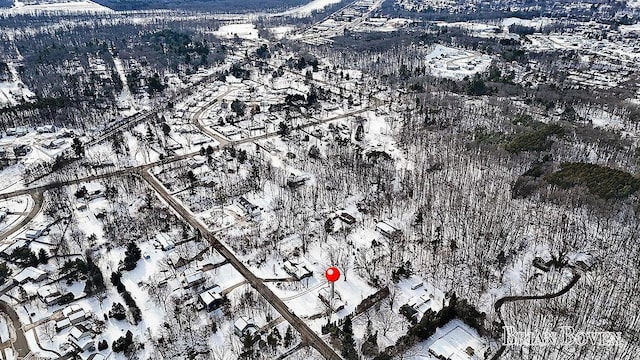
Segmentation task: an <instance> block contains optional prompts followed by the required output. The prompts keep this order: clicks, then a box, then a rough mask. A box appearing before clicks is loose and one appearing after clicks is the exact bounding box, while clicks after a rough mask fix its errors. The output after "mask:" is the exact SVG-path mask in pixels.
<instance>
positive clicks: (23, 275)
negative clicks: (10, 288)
mask: <svg viewBox="0 0 640 360" xmlns="http://www.w3.org/2000/svg"><path fill="white" fill-rule="evenodd" d="M43 275H46V273H45V272H44V271H42V270H40V269H36V268H34V267H28V268H26V269H24V270H22V271H21V272H19V273H18V275H16V276H15V277H14V279H15V280H16V281H17V282H19V283H23V282H25V281H27V280H29V281H34V280H37V279H39V278H40V277H41V276H43Z"/></svg>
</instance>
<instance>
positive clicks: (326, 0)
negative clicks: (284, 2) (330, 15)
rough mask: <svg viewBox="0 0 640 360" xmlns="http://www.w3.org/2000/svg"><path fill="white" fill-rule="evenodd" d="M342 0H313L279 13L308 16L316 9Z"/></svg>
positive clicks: (282, 14)
mask: <svg viewBox="0 0 640 360" xmlns="http://www.w3.org/2000/svg"><path fill="white" fill-rule="evenodd" d="M340 1H342V0H313V1H311V2H310V3H308V4H305V5H302V6H298V7H296V8H293V9H290V10H287V11H284V12H282V13H280V14H278V15H281V16H293V17H306V16H311V14H312V13H313V12H314V11H319V10H322V9H324V8H326V7H327V6H329V5H333V4H337V3H339V2H340Z"/></svg>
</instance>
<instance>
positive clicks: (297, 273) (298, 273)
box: [282, 260, 313, 280]
mask: <svg viewBox="0 0 640 360" xmlns="http://www.w3.org/2000/svg"><path fill="white" fill-rule="evenodd" d="M282 268H283V269H284V271H286V272H287V274H289V275H291V276H293V277H294V278H295V279H296V280H302V279H304V278H307V277H311V276H313V271H311V270H309V269H308V268H307V267H306V266H305V265H300V264H296V263H293V262H291V261H289V260H287V261H285V262H284V264H283V265H282Z"/></svg>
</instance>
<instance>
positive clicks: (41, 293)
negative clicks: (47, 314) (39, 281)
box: [38, 285, 62, 305]
mask: <svg viewBox="0 0 640 360" xmlns="http://www.w3.org/2000/svg"><path fill="white" fill-rule="evenodd" d="M38 297H39V298H40V300H42V302H43V303H45V304H47V305H55V304H56V303H57V302H58V300H60V298H61V297H62V294H61V293H60V291H59V290H58V289H56V288H55V287H54V286H53V285H44V286H41V287H40V288H38Z"/></svg>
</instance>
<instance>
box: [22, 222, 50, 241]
mask: <svg viewBox="0 0 640 360" xmlns="http://www.w3.org/2000/svg"><path fill="white" fill-rule="evenodd" d="M46 233H47V226H46V225H40V226H37V227H35V228H32V229H30V230H28V231H27V232H26V233H25V234H24V236H25V237H26V238H27V239H37V238H39V237H40V236H42V235H46Z"/></svg>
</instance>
